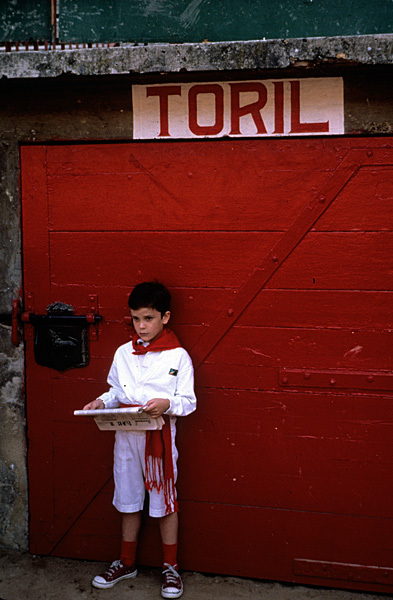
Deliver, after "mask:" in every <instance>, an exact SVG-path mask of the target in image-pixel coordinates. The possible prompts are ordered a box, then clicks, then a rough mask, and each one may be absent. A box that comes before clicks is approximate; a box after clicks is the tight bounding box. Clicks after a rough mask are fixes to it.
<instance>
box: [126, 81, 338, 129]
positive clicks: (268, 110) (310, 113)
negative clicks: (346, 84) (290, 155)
mask: <svg viewBox="0 0 393 600" xmlns="http://www.w3.org/2000/svg"><path fill="white" fill-rule="evenodd" d="M132 98H133V114H134V138H135V139H156V138H164V139H175V138H217V137H223V136H230V137H243V136H244V137H272V136H299V135H306V136H310V135H339V134H343V133H344V91H343V79H342V77H323V78H310V79H285V80H275V79H271V80H260V81H233V82H218V83H174V84H159V85H135V86H133V88H132Z"/></svg>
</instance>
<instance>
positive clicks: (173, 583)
mask: <svg viewBox="0 0 393 600" xmlns="http://www.w3.org/2000/svg"><path fill="white" fill-rule="evenodd" d="M162 575H163V582H162V586H161V596H162V597H163V598H180V596H181V595H182V593H183V582H182V580H181V577H180V575H179V573H178V572H177V571H176V569H175V567H172V566H171V565H168V563H164V570H163V572H162Z"/></svg>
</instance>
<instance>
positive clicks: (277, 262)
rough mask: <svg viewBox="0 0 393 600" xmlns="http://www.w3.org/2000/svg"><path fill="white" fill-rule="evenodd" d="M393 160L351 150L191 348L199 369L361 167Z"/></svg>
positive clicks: (378, 152) (387, 154) (381, 152)
mask: <svg viewBox="0 0 393 600" xmlns="http://www.w3.org/2000/svg"><path fill="white" fill-rule="evenodd" d="M392 162H393V152H392V150H391V149H390V150H389V149H388V148H374V149H373V150H370V149H364V150H363V149H353V150H350V151H349V152H348V154H347V155H346V156H345V157H344V159H343V160H342V161H341V162H340V164H339V165H338V166H337V168H336V169H335V170H334V171H333V173H332V174H331V175H330V176H329V177H328V179H327V180H326V181H325V183H324V184H323V185H322V187H321V189H320V190H319V191H317V192H316V193H315V194H314V196H313V197H312V199H311V200H310V202H309V203H308V204H306V206H305V207H304V208H303V210H302V212H301V213H300V215H299V216H298V217H297V219H296V220H295V221H294V222H293V223H292V225H291V226H290V227H289V228H288V229H287V231H286V232H284V233H283V235H282V236H281V237H280V239H279V240H278V242H277V243H276V244H275V246H273V248H272V249H271V250H270V251H269V252H268V253H267V254H266V255H265V256H264V257H263V258H262V260H261V261H260V263H259V264H258V265H257V267H256V268H255V269H254V271H253V272H252V273H251V274H250V275H249V277H248V278H247V279H246V280H245V281H244V282H243V283H242V285H241V286H240V288H239V289H238V290H235V291H234V292H233V296H232V300H231V302H230V304H229V306H228V307H227V308H226V309H224V310H223V311H222V312H221V313H220V314H219V315H218V316H217V318H216V319H215V320H214V321H213V323H212V324H211V325H210V327H209V328H208V329H207V331H206V332H205V333H204V334H203V335H202V337H201V338H200V339H199V340H198V341H197V342H196V344H195V345H194V347H193V348H192V349H191V350H190V353H191V355H192V359H193V362H194V368H195V370H197V369H198V368H199V367H200V366H201V364H202V363H203V362H204V360H206V358H207V357H208V355H209V354H210V353H211V352H212V351H213V350H214V348H215V347H216V346H217V344H218V343H219V342H220V340H221V339H222V338H223V337H224V336H225V334H226V333H227V332H228V331H229V329H231V327H233V325H234V324H235V323H236V321H237V320H238V319H239V317H240V316H241V315H242V314H243V312H244V311H245V310H246V308H247V307H248V306H249V304H250V303H251V302H252V301H253V300H254V298H255V297H256V296H257V295H258V293H259V292H260V291H261V290H262V289H263V288H264V286H265V285H266V284H267V282H268V281H269V280H270V278H271V277H272V276H273V275H274V273H275V272H276V271H277V269H279V267H280V266H281V265H282V263H283V262H284V261H285V260H286V259H287V257H288V256H289V255H290V254H291V252H293V250H294V249H295V248H296V246H297V245H298V244H299V243H300V242H301V240H302V239H303V238H304V236H305V235H306V234H307V233H308V232H309V231H310V229H311V228H312V227H313V226H314V225H315V223H316V222H317V221H318V219H319V218H320V217H321V216H322V215H323V213H324V212H325V211H326V210H327V209H328V208H329V206H330V205H331V204H332V202H333V200H334V199H335V198H336V197H337V196H338V194H339V193H340V192H341V190H342V189H343V187H344V186H345V185H346V184H347V183H348V182H349V181H350V179H352V177H353V176H354V175H355V174H356V173H357V171H358V170H359V169H360V168H361V167H365V166H384V165H386V164H392Z"/></svg>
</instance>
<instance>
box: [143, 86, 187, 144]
mask: <svg viewBox="0 0 393 600" xmlns="http://www.w3.org/2000/svg"><path fill="white" fill-rule="evenodd" d="M150 96H158V97H159V99H160V133H159V134H158V136H159V137H170V133H169V100H168V98H169V96H181V86H180V85H166V86H162V87H161V86H160V87H147V88H146V97H147V98H149V97H150Z"/></svg>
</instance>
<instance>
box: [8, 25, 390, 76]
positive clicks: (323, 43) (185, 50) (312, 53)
mask: <svg viewBox="0 0 393 600" xmlns="http://www.w3.org/2000/svg"><path fill="white" fill-rule="evenodd" d="M326 63H330V64H334V63H337V64H342V65H350V66H352V65H387V64H393V34H381V35H364V36H347V37H320V38H304V39H303V38H292V39H285V40H255V41H246V42H206V43H198V44H148V45H145V46H142V45H137V46H135V45H131V44H122V45H121V46H119V47H114V48H85V49H70V50H49V51H40V50H38V51H24V50H21V51H19V52H16V51H11V52H2V53H0V76H1V77H6V78H10V79H11V78H12V79H14V78H31V77H58V76H60V75H63V74H70V75H85V76H88V75H126V74H130V73H135V74H148V73H179V72H197V71H199V72H201V71H238V70H250V71H253V70H264V69H270V70H271V69H286V68H288V67H293V66H317V65H321V64H326Z"/></svg>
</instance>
